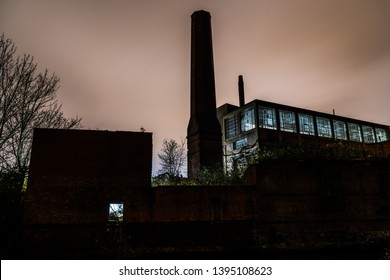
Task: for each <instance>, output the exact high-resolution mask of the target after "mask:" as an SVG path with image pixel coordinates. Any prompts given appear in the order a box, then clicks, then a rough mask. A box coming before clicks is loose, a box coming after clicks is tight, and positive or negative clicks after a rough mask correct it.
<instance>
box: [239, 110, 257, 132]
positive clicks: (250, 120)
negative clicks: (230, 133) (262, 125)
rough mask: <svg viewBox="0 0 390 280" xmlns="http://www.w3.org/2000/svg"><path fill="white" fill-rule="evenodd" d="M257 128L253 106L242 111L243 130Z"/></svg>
mask: <svg viewBox="0 0 390 280" xmlns="http://www.w3.org/2000/svg"><path fill="white" fill-rule="evenodd" d="M254 128H255V118H254V113H253V107H250V108H248V109H245V110H244V111H243V112H241V131H248V130H252V129H254Z"/></svg>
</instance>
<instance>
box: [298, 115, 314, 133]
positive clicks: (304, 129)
mask: <svg viewBox="0 0 390 280" xmlns="http://www.w3.org/2000/svg"><path fill="white" fill-rule="evenodd" d="M298 119H299V131H300V133H301V134H307V135H314V134H315V133H314V122H313V117H312V116H310V115H304V114H298Z"/></svg>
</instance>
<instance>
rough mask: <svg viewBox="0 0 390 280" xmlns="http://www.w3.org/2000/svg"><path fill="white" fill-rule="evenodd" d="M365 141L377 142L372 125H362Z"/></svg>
mask: <svg viewBox="0 0 390 280" xmlns="http://www.w3.org/2000/svg"><path fill="white" fill-rule="evenodd" d="M362 129H363V139H364V143H375V134H374V129H373V128H372V127H371V126H365V125H363V126H362Z"/></svg>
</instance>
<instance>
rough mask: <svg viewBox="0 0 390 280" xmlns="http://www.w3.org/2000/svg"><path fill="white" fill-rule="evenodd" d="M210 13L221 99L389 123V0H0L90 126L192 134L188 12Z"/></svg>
mask: <svg viewBox="0 0 390 280" xmlns="http://www.w3.org/2000/svg"><path fill="white" fill-rule="evenodd" d="M201 9H203V10H206V11H209V12H210V13H211V16H212V29H213V43H214V65H215V74H216V76H215V78H216V92H217V105H218V106H219V105H222V104H224V103H232V104H237V103H238V93H237V91H238V90H237V80H238V75H243V76H244V82H245V94H246V101H247V102H249V101H251V100H253V99H262V100H267V101H271V102H276V103H282V104H286V105H291V106H296V107H301V108H307V109H311V110H316V111H321V112H326V113H332V109H335V110H336V114H338V115H341V116H345V117H351V118H356V119H362V120H367V121H372V122H377V123H381V124H387V125H389V124H390V113H389V107H390V0H371V1H370V0H364V1H363V0H324V1H322V0H318V1H313V0H302V1H297V0H294V1H293V0H272V1H270V0H267V1H266V0H234V1H232V0H223V1H222V0H158V1H155V0H138V1H129V0H112V1H107V0H105V1H101V0H93V1H92V0H83V1H81V0H62V1H61V0H51V1H49V0H46V1H45V0H0V33H3V32H4V34H5V36H6V37H8V38H11V39H12V40H13V41H14V43H15V44H16V46H17V47H18V52H19V53H29V54H31V55H33V56H34V57H35V62H37V63H38V65H39V67H40V70H44V69H45V68H47V69H48V70H49V72H55V73H56V74H57V75H58V76H59V77H60V79H61V88H60V90H59V91H58V98H59V100H60V102H62V103H63V111H64V112H65V114H66V115H67V116H69V117H70V116H75V115H78V116H80V117H81V118H82V119H83V121H82V124H83V127H84V128H86V129H101V130H130V131H139V130H140V128H141V127H144V128H145V129H146V131H148V132H153V142H154V162H153V173H156V172H157V170H158V158H157V153H159V151H160V149H161V143H162V140H163V139H164V138H173V139H175V140H177V141H178V142H180V141H181V139H185V137H186V128H187V124H188V120H189V100H190V99H189V98H190V30H191V14H192V13H193V12H194V11H196V10H201Z"/></svg>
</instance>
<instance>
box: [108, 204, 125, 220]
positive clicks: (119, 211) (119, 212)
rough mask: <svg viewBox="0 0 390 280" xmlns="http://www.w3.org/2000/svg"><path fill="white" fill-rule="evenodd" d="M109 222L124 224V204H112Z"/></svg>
mask: <svg viewBox="0 0 390 280" xmlns="http://www.w3.org/2000/svg"><path fill="white" fill-rule="evenodd" d="M108 221H109V222H123V203H110V208H109V210H108Z"/></svg>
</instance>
